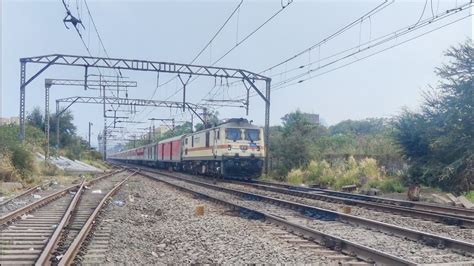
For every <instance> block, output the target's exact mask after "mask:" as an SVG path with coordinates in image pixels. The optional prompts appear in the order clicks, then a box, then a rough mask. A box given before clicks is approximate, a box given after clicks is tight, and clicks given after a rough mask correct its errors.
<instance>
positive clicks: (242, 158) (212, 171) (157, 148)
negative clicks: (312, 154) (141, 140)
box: [109, 118, 265, 179]
mask: <svg viewBox="0 0 474 266" xmlns="http://www.w3.org/2000/svg"><path fill="white" fill-rule="evenodd" d="M264 147H265V145H264V140H263V128H262V127H258V126H255V125H253V124H251V123H249V121H248V120H247V119H244V118H233V119H229V120H228V121H225V122H223V123H221V124H219V125H216V126H215V127H211V128H206V129H203V130H200V131H197V132H194V133H189V134H185V135H181V136H177V137H173V138H169V139H165V140H162V141H159V142H157V143H151V144H148V145H145V146H141V147H138V148H133V149H130V150H125V151H121V152H118V153H115V154H112V155H110V156H109V159H111V160H115V161H119V162H124V163H131V164H139V165H145V166H150V167H155V168H162V169H169V170H174V171H183V172H187V173H192V174H201V175H211V176H215V177H227V178H229V177H230V178H243V179H252V178H256V177H259V176H260V175H261V174H262V168H263V160H264V158H265V148H264Z"/></svg>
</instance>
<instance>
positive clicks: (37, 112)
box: [26, 106, 44, 130]
mask: <svg viewBox="0 0 474 266" xmlns="http://www.w3.org/2000/svg"><path fill="white" fill-rule="evenodd" d="M26 121H27V123H28V124H30V125H32V126H34V127H37V128H39V129H41V130H44V116H43V112H41V109H40V108H39V107H38V106H36V107H35V108H33V111H31V113H29V114H28V115H27V116H26Z"/></svg>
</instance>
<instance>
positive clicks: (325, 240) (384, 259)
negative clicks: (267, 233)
mask: <svg viewBox="0 0 474 266" xmlns="http://www.w3.org/2000/svg"><path fill="white" fill-rule="evenodd" d="M139 174H140V175H142V176H145V177H148V178H151V179H152V180H155V181H160V182H163V183H165V184H168V185H170V186H172V187H175V188H177V189H180V190H182V191H185V192H188V193H191V194H194V195H198V196H199V197H202V198H204V199H207V200H210V201H213V202H216V203H219V204H222V205H225V206H228V207H231V208H232V209H235V210H238V211H239V212H240V213H241V214H243V216H245V217H247V218H253V219H263V220H265V221H268V222H270V223H273V224H276V225H279V226H282V227H284V228H285V229H286V230H287V231H290V232H291V233H293V234H299V235H303V236H304V237H305V238H307V239H310V240H312V241H314V242H317V243H319V244H321V245H323V246H326V247H328V248H329V249H332V250H336V251H339V252H342V253H344V254H348V255H351V256H356V257H357V258H359V259H362V260H364V261H368V262H371V263H374V262H376V263H378V264H383V265H416V263H414V262H412V261H409V260H406V259H403V258H399V257H396V256H393V255H391V254H388V253H385V252H381V251H378V250H375V249H373V248H369V247H365V246H362V245H359V244H357V243H354V242H351V241H348V240H345V239H342V238H339V237H335V236H332V235H329V234H326V233H323V232H320V231H317V230H314V229H311V228H308V227H306V226H303V225H299V224H296V223H292V222H289V221H286V220H284V219H281V218H279V217H277V216H274V215H272V214H269V213H266V212H262V211H257V210H254V209H250V208H248V207H243V206H240V205H238V204H235V203H232V202H229V201H225V200H222V199H219V198H215V197H212V196H210V195H208V194H205V193H202V192H198V191H195V190H192V189H189V188H186V187H182V186H179V185H177V184H174V183H172V182H168V181H166V180H163V179H160V178H159V177H156V176H152V175H150V174H147V173H144V172H140V173H139ZM334 243H336V244H334Z"/></svg>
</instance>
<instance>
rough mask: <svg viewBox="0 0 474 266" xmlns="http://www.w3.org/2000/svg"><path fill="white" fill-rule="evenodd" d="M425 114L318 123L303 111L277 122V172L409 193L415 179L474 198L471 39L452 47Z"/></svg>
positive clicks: (284, 177) (296, 179) (285, 177)
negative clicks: (308, 119) (325, 123)
mask: <svg viewBox="0 0 474 266" xmlns="http://www.w3.org/2000/svg"><path fill="white" fill-rule="evenodd" d="M445 55H446V61H447V63H445V64H443V65H442V66H441V67H439V68H437V69H436V70H435V73H436V74H437V75H438V77H439V82H438V84H437V85H436V86H435V87H432V86H429V90H427V91H426V92H425V93H424V94H423V96H424V100H423V102H422V104H421V108H420V111H419V112H415V111H410V110H408V109H403V110H402V112H401V115H399V116H395V117H392V118H388V119H382V118H373V119H365V120H360V121H351V120H347V121H342V122H340V123H338V124H336V125H334V126H330V127H325V126H323V125H317V124H311V123H310V122H309V121H307V120H306V117H307V115H306V114H304V113H302V112H300V111H299V110H297V111H295V112H293V113H290V114H287V115H285V116H284V117H283V118H282V126H274V127H272V128H271V138H270V141H271V142H270V152H271V153H270V154H271V157H272V161H271V164H272V173H271V174H270V175H269V176H268V177H267V178H270V179H277V180H279V181H288V182H290V183H294V184H296V183H306V184H322V185H327V186H330V187H333V188H341V187H342V186H344V185H350V184H356V185H359V186H366V187H377V188H380V189H382V190H384V191H387V192H401V191H403V190H404V186H407V185H409V184H421V185H426V186H430V187H435V188H440V189H442V190H444V191H450V192H454V193H456V194H465V195H466V196H467V197H468V198H470V199H471V200H473V199H474V191H473V189H474V172H473V165H474V120H473V119H474V116H473V113H474V87H473V84H474V79H473V77H474V73H473V71H472V65H473V62H474V46H473V43H472V41H470V40H468V41H466V42H465V43H463V44H460V45H457V46H455V47H451V48H450V49H448V50H447V51H446V53H445Z"/></svg>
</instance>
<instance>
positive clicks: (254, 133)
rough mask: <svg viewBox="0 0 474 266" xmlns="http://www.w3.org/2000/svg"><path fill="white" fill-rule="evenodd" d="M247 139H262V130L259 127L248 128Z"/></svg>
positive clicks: (246, 131)
mask: <svg viewBox="0 0 474 266" xmlns="http://www.w3.org/2000/svg"><path fill="white" fill-rule="evenodd" d="M245 140H250V141H257V140H260V130H258V129H246V130H245Z"/></svg>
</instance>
